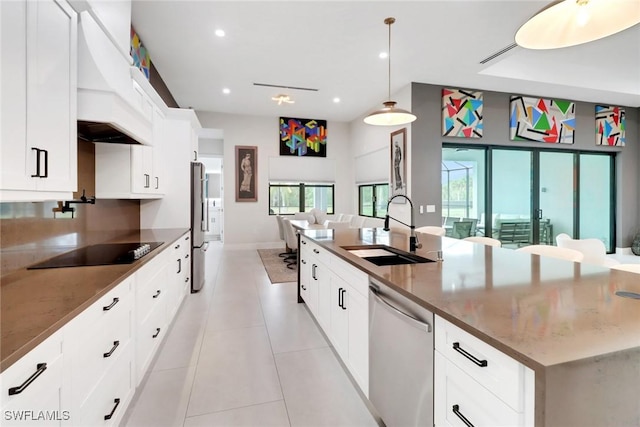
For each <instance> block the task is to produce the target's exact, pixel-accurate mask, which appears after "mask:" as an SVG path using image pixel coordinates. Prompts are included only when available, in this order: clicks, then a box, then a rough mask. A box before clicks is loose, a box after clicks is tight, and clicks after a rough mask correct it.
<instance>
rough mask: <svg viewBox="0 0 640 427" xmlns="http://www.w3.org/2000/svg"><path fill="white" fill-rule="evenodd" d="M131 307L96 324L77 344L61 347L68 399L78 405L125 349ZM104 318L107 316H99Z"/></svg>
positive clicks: (127, 342) (129, 330) (129, 331)
mask: <svg viewBox="0 0 640 427" xmlns="http://www.w3.org/2000/svg"><path fill="white" fill-rule="evenodd" d="M132 315H133V313H132V311H131V309H129V310H127V311H126V312H123V313H122V314H121V315H119V316H117V317H114V318H113V319H108V320H109V322H104V324H102V325H96V328H95V333H94V334H91V335H87V336H83V337H79V338H81V339H80V341H81V344H80V345H77V346H75V348H73V349H71V350H69V351H68V352H67V351H66V349H65V358H67V357H68V358H69V359H70V361H71V391H72V393H73V394H72V402H74V404H79V405H81V404H82V403H83V402H85V399H86V398H87V396H89V394H90V392H91V390H93V389H94V388H95V387H96V384H98V383H99V382H100V381H101V379H102V378H103V376H104V375H105V373H106V372H108V371H109V369H110V368H111V366H112V365H113V364H114V363H115V361H116V360H117V359H118V358H119V357H120V355H121V354H123V353H124V352H125V348H127V346H128V345H129V343H130V341H131V329H132V319H131V317H132ZM103 320H107V319H103Z"/></svg>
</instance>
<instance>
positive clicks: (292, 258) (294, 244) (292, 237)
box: [282, 218, 298, 270]
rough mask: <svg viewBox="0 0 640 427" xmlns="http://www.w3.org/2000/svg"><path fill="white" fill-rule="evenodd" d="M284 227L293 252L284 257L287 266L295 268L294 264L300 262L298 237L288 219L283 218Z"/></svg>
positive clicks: (286, 238) (288, 243) (288, 244)
mask: <svg viewBox="0 0 640 427" xmlns="http://www.w3.org/2000/svg"><path fill="white" fill-rule="evenodd" d="M282 228H284V236H285V240H286V242H287V246H288V247H289V249H290V250H291V254H289V256H287V257H286V258H285V259H284V262H286V263H287V268H290V269H291V270H293V269H294V268H295V267H294V265H295V264H297V262H298V237H297V236H296V232H295V230H294V229H293V225H291V223H290V222H289V220H288V219H286V218H282Z"/></svg>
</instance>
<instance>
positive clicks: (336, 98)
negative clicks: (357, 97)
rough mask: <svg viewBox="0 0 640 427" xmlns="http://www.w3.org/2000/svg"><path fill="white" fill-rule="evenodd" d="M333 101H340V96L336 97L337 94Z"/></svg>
mask: <svg viewBox="0 0 640 427" xmlns="http://www.w3.org/2000/svg"><path fill="white" fill-rule="evenodd" d="M333 102H335V103H336V104H338V103H339V102H340V98H338V97H337V96H336V97H335V98H333Z"/></svg>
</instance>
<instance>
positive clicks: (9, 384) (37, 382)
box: [0, 331, 69, 426]
mask: <svg viewBox="0 0 640 427" xmlns="http://www.w3.org/2000/svg"><path fill="white" fill-rule="evenodd" d="M29 380H31V381H29ZM0 384H1V385H2V398H0V408H2V423H1V424H2V425H3V426H5V425H7V426H9V425H20V426H25V425H43V422H42V420H40V421H38V420H29V419H27V420H22V421H18V420H16V419H15V418H16V417H18V416H19V415H18V414H20V411H34V414H37V412H38V411H52V412H51V413H53V411H58V413H59V415H60V417H62V416H64V414H62V410H68V409H69V408H61V407H60V395H61V389H62V388H63V384H64V379H63V359H62V333H61V331H58V332H56V333H54V334H53V335H52V336H50V337H49V338H47V339H46V340H45V341H43V342H42V343H40V344H39V345H38V346H37V347H36V348H34V349H33V350H31V351H30V352H29V353H27V354H26V355H25V356H23V357H22V358H21V359H20V360H18V361H17V362H15V363H14V364H13V365H11V366H10V367H9V368H7V369H6V370H5V371H4V372H2V374H1V375H0ZM16 387H19V389H18V390H12V392H18V393H17V394H12V395H10V394H9V392H10V390H11V389H14V388H16ZM14 411H15V412H14ZM14 414H16V415H14ZM65 414H67V417H68V412H66V413H65ZM34 416H35V415H34ZM30 421H32V422H30ZM50 421H51V423H50V424H48V425H59V424H60V422H59V420H58V421H57V422H54V421H55V420H50Z"/></svg>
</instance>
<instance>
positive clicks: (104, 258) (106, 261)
mask: <svg viewBox="0 0 640 427" xmlns="http://www.w3.org/2000/svg"><path fill="white" fill-rule="evenodd" d="M162 243H164V242H133V243H102V244H99V245H91V246H86V247H84V248H80V249H76V250H73V251H71V252H67V253H65V254H62V255H58V256H57V257H54V258H51V259H48V260H46V261H43V262H40V263H38V264H34V265H32V266H30V267H28V268H27V270H34V269H40V268H61V267H85V266H92V265H113V264H131V263H132V262H134V261H135V260H137V259H139V258H141V257H143V256H144V255H146V254H148V253H149V252H151V251H152V250H154V249H155V248H157V247H158V246H160V245H162Z"/></svg>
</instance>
